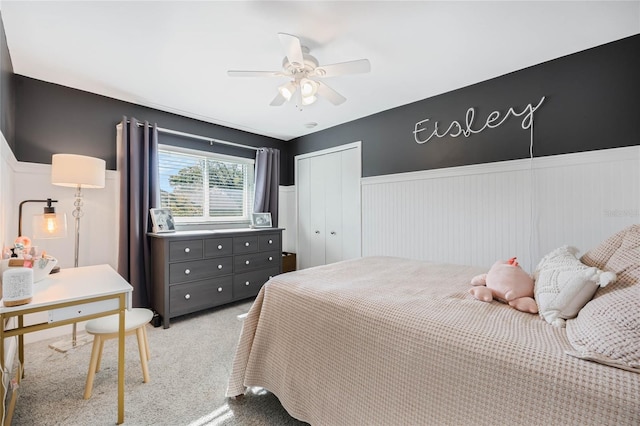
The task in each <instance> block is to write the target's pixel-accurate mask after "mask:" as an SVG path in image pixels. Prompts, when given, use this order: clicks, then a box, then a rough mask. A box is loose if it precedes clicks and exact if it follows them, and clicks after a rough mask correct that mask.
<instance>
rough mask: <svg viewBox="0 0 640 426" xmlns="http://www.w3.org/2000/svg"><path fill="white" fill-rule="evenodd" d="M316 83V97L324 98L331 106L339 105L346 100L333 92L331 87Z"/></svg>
mask: <svg viewBox="0 0 640 426" xmlns="http://www.w3.org/2000/svg"><path fill="white" fill-rule="evenodd" d="M317 83H318V95H320V96H322V97H324V98H326V99H327V100H328V101H329V102H331V103H332V104H334V105H340V104H342V103H344V102H345V101H346V100H347V98H345V97H344V96H342V95H341V94H340V93H338V92H336V91H335V90H333V89H332V88H331V87H329V86H327V85H326V84H325V83H322V82H320V81H318V82H317Z"/></svg>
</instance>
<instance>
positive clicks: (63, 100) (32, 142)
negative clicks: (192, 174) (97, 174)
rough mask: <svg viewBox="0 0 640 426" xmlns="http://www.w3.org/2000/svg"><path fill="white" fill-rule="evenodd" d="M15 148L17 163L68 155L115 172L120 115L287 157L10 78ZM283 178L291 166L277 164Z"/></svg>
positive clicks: (144, 112) (261, 141)
mask: <svg viewBox="0 0 640 426" xmlns="http://www.w3.org/2000/svg"><path fill="white" fill-rule="evenodd" d="M15 81H16V136H15V138H16V145H15V150H14V151H15V154H16V158H17V159H18V160H19V161H27V162H32V163H43V164H50V163H51V155H52V154H56V153H70V154H80V155H89V156H92V157H98V158H102V159H104V160H106V162H107V168H108V169H110V170H114V169H115V167H116V127H115V126H116V124H118V123H119V122H120V121H121V120H122V117H123V116H127V117H129V118H131V117H135V118H137V119H138V120H140V121H145V120H146V121H149V122H150V123H157V124H158V126H159V127H162V128H166V129H171V130H176V131H180V132H186V133H191V134H195V135H200V136H206V137H210V138H213V139H221V140H225V141H230V142H235V143H239V144H243V145H248V146H255V147H270V148H278V149H280V150H281V151H283V153H282V155H283V158H287V157H288V156H290V154H288V153H287V149H288V148H287V147H286V146H285V145H286V144H285V143H284V142H283V141H281V140H279V139H274V138H269V137H266V136H261V135H256V134H253V133H249V132H244V131H241V130H236V129H231V128H228V127H224V126H219V125H216V124H211V123H206V122H203V121H199V120H194V119H191V118H187V117H183V116H179V115H176V114H171V113H168V112H164V111H159V110H156V109H153V108H148V107H144V106H141V105H136V104H132V103H129V102H124V101H120V100H116V99H112V98H108V97H105V96H100V95H96V94H93V93H89V92H84V91H81V90H76V89H71V88H68V87H64V86H60V85H57V84H52V83H48V82H44V81H40V80H35V79H32V78H29V77H25V76H21V75H16V76H15ZM159 142H160V143H167V144H175V145H180V146H186V147H192V148H197V149H204V150H210V151H214V152H220V153H223V154H230V155H239V156H244V157H249V158H251V157H255V151H252V150H246V149H239V148H230V147H228V146H224V145H218V144H214V145H213V146H210V145H209V144H208V143H207V142H204V141H197V140H194V139H189V138H184V137H178V136H173V135H170V134H165V133H161V134H160V135H159ZM281 163H282V164H283V167H282V170H281V175H282V176H283V179H286V178H287V176H289V175H290V174H291V172H290V171H289V170H288V167H289V164H290V163H291V161H282V162H281Z"/></svg>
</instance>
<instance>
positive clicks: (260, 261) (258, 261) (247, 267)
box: [233, 251, 281, 273]
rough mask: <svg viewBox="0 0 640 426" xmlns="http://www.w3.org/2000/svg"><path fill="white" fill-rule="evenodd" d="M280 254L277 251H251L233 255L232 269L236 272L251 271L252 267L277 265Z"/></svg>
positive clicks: (260, 267) (259, 267)
mask: <svg viewBox="0 0 640 426" xmlns="http://www.w3.org/2000/svg"><path fill="white" fill-rule="evenodd" d="M280 257H281V254H280V252H279V251H268V252H264V253H262V252H261V253H251V254H244V255H240V256H234V257H233V270H234V271H235V272H236V273H238V272H243V271H251V270H253V269H262V268H269V267H272V266H276V267H278V262H280Z"/></svg>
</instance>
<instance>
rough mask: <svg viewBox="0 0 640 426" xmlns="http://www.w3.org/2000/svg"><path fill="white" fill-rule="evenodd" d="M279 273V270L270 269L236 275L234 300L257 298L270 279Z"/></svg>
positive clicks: (234, 278) (234, 279)
mask: <svg viewBox="0 0 640 426" xmlns="http://www.w3.org/2000/svg"><path fill="white" fill-rule="evenodd" d="M279 273H280V270H279V269H278V268H270V269H259V270H257V271H251V272H244V273H242V274H236V275H235V276H234V277H233V298H234V299H236V300H237V299H245V298H247V297H253V296H255V295H256V294H258V292H259V291H260V288H262V286H263V285H264V283H266V282H267V281H269V278H271V277H274V276H276V275H278V274H279Z"/></svg>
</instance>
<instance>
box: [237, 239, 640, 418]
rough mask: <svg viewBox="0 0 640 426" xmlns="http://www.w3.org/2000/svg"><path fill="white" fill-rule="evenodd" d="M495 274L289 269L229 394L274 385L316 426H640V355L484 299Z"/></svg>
mask: <svg viewBox="0 0 640 426" xmlns="http://www.w3.org/2000/svg"><path fill="white" fill-rule="evenodd" d="M638 233H639V235H640V229H638ZM636 250H637V248H636ZM634 253H635V254H637V253H638V252H637V251H636V252H633V251H632V258H634V256H633V255H634ZM636 259H637V258H636ZM635 261H636V263H637V262H638V261H637V260H635ZM601 266H604V265H601ZM627 269H629V268H627ZM482 272H486V270H485V269H484V268H478V267H471V266H460V265H448V264H435V263H429V262H423V261H416V260H409V259H402V258H393V257H365V258H361V259H355V260H349V261H344V262H339V263H335V264H331V265H325V266H320V267H315V268H309V269H306V270H301V271H295V272H290V273H287V274H282V275H279V276H276V277H274V278H272V279H271V280H270V281H269V282H268V283H267V284H265V285H264V286H263V288H262V290H261V291H260V293H259V294H258V296H257V298H256V300H255V302H254V304H253V305H252V307H251V309H250V311H249V312H248V315H247V317H246V318H245V320H244V326H243V330H242V334H241V336H240V341H239V344H238V348H237V352H236V355H235V359H234V362H233V367H232V372H231V376H230V379H229V383H228V389H227V396H228V397H235V396H238V395H242V394H243V393H244V392H245V391H246V389H247V388H248V387H254V386H256V387H262V388H265V389H268V390H269V391H271V392H272V393H274V394H275V395H276V396H277V397H278V398H279V400H280V402H281V403H282V405H283V407H284V408H285V409H286V410H287V411H288V412H289V414H290V415H291V416H293V417H295V418H297V419H299V420H302V421H305V422H309V423H311V424H312V425H365V424H367V425H389V424H407V425H431V424H434V425H444V424H450V425H453V424H455V425H461V424H478V425H481V424H486V425H498V424H510V425H516V424H531V423H534V424H546V425H552V424H558V425H560V424H562V425H569V424H581V425H582V424H597V425H606V424H612V425H613V424H616V425H627V424H628V425H638V424H640V374H639V372H640V365H638V366H637V367H639V369H638V370H635V367H636V364H633V363H634V362H635V361H637V358H634V357H636V356H637V355H640V354H636V355H634V354H633V351H632V353H631V354H630V356H631V359H632V360H635V361H632V363H631V365H630V368H627V369H623V368H616V367H613V366H611V365H603V364H602V363H599V362H594V361H593V360H594V359H595V358H594V356H591V357H589V356H587V355H589V351H585V350H582V352H581V353H582V354H583V355H585V356H583V357H582V359H581V358H578V357H577V356H575V355H576V347H575V345H574V342H572V341H571V340H570V333H569V332H570V330H572V325H571V322H572V321H574V320H569V321H567V326H566V328H560V327H554V326H551V325H550V324H548V323H547V322H545V321H544V320H543V319H542V318H541V317H540V316H538V315H535V314H529V313H524V312H519V311H516V310H515V309H513V308H511V307H509V306H508V305H506V304H503V303H499V302H492V303H485V302H480V301H478V300H475V299H474V298H473V297H472V296H471V295H470V294H469V293H468V290H469V282H470V279H471V278H472V277H473V276H475V275H477V274H480V273H482ZM637 272H639V273H640V269H638V271H637ZM634 274H636V272H633V271H632V276H635V275H634ZM622 275H623V278H624V274H622ZM623 281H624V280H623ZM637 288H640V284H639V283H637V280H635V278H633V279H632V280H631V281H629V280H627V282H626V283H623V284H622V291H627V292H631V293H629V294H631V295H634V296H635V295H640V291H637ZM612 290H616V288H612ZM612 290H611V291H608V292H604V294H603V296H604V297H605V299H606V297H607V295H608V294H610V293H612V292H613V291H612ZM619 292H620V290H619V289H618V293H619ZM614 293H615V292H614ZM616 294H617V293H616ZM599 298H600V295H599V294H598V295H596V297H595V298H594V299H593V301H592V302H590V303H591V304H593V303H594V302H595V301H596V300H597V299H599ZM600 299H601V298H600ZM626 299H628V294H627V295H626V296H625V300H626ZM639 300H640V298H638V300H635V301H632V309H635V308H636V307H637V305H633V303H636V302H638V301H639ZM588 305H589V304H587V306H588ZM585 309H586V307H585V308H583V311H584V310H585ZM596 310H597V309H596ZM638 312H639V314H640V311H638ZM581 315H582V311H581ZM585 315H586V314H585ZM614 316H615V315H614ZM637 316H638V314H632V317H633V318H631V322H632V324H631V328H632V330H631V333H635V332H637V333H640V320H638V319H637ZM576 320H577V319H576ZM592 320H593V319H592ZM633 321H636V323H635V326H634V325H633V324H634V323H633ZM627 326H628V324H627V325H625V327H627ZM633 327H636V330H635V331H634V330H633ZM627 328H628V327H627ZM589 329H590V330H591V328H589ZM574 331H575V330H574ZM627 331H629V330H627V329H625V332H627ZM627 338H628V336H627ZM632 343H633V342H632ZM634 344H636V345H637V342H636V343H634ZM582 349H584V348H582ZM569 353H573V355H574V356H571V355H569ZM591 355H593V351H592V352H591ZM624 356H627V358H628V356H629V354H628V353H627V354H624ZM624 356H623V358H624ZM618 361H620V360H618ZM622 361H623V362H626V361H628V360H627V359H623V360H622ZM627 364H628V363H627ZM627 367H629V365H627Z"/></svg>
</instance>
